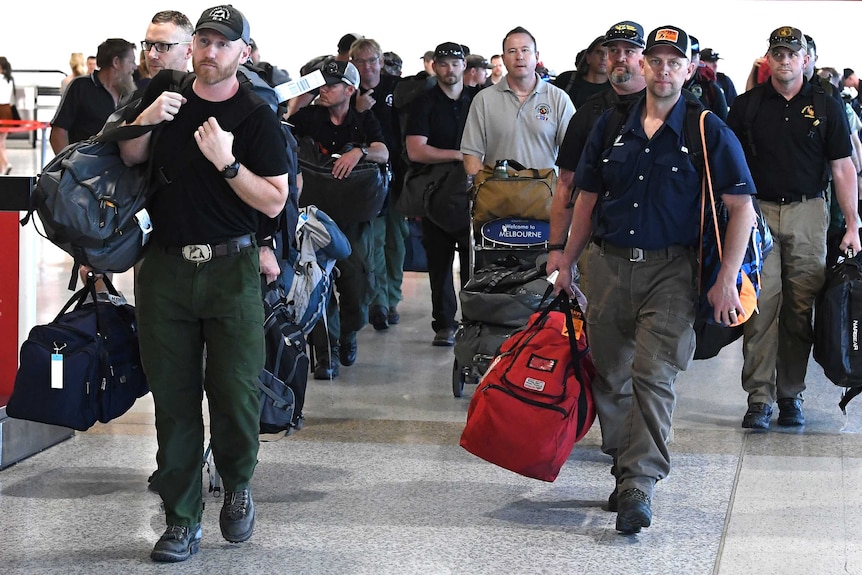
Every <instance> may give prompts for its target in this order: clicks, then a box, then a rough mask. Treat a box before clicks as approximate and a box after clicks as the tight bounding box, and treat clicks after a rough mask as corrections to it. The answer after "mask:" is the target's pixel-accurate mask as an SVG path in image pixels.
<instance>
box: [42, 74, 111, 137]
mask: <svg viewBox="0 0 862 575" xmlns="http://www.w3.org/2000/svg"><path fill="white" fill-rule="evenodd" d="M115 108H116V105H115V104H114V97H113V96H112V95H111V93H110V92H108V90H107V88H105V86H104V85H103V84H102V83H101V82H100V81H99V76H98V74H97V73H96V72H93V73H92V74H91V75H89V76H82V77H80V78H75V79H74V80H73V81H72V82H71V83H70V84H69V85H68V86H67V87H66V91H65V92H64V93H63V99H62V100H61V101H60V106H59V107H58V108H57V112H56V114H55V115H54V119H53V120H51V125H52V126H57V127H58V128H63V129H64V130H66V131H67V132H69V143H70V144H71V143H74V142H80V141H81V140H86V139H87V138H89V137H90V136H93V135H95V134H98V133H99V130H101V129H102V127H103V126H104V125H105V120H107V119H108V116H110V115H111V113H112V112H113V111H114V109H115Z"/></svg>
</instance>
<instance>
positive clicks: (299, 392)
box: [257, 290, 309, 435]
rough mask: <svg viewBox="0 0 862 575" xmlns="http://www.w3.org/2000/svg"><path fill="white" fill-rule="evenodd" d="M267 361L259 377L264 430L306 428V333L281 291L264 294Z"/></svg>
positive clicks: (261, 416)
mask: <svg viewBox="0 0 862 575" xmlns="http://www.w3.org/2000/svg"><path fill="white" fill-rule="evenodd" d="M263 307H264V311H265V314H266V319H265V321H264V324H263V329H264V346H265V348H266V362H265V363H264V367H263V371H261V372H260V376H259V377H258V382H257V387H258V390H259V391H260V432H261V433H279V432H281V431H287V434H288V435H289V434H291V433H293V432H294V431H299V430H300V429H302V421H303V417H302V408H303V406H304V405H305V390H306V386H307V384H308V363H309V360H308V354H306V352H305V348H306V342H305V334H303V333H302V329H300V328H299V326H297V325H296V324H295V323H294V321H293V317H292V315H293V314H292V312H291V310H289V309H288V307H287V305H286V303H285V302H284V301H283V299H282V298H281V297H280V294H279V292H278V290H270V291H269V292H267V294H266V295H265V296H264V300H263Z"/></svg>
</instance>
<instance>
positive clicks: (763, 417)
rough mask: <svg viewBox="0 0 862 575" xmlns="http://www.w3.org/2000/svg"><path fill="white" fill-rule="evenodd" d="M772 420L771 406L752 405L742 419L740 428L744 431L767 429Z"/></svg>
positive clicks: (762, 404)
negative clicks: (743, 428) (744, 429)
mask: <svg viewBox="0 0 862 575" xmlns="http://www.w3.org/2000/svg"><path fill="white" fill-rule="evenodd" d="M770 419H772V406H771V405H766V404H765V403H752V404H751V405H749V406H748V411H746V412H745V417H743V418H742V427H745V428H746V429H769V420H770Z"/></svg>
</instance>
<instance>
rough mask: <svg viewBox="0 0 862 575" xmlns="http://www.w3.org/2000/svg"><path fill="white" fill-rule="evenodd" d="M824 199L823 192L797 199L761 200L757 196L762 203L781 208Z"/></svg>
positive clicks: (797, 197)
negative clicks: (776, 205)
mask: <svg viewBox="0 0 862 575" xmlns="http://www.w3.org/2000/svg"><path fill="white" fill-rule="evenodd" d="M822 197H823V192H820V193H817V194H812V195H803V196H796V197H789V198H788V197H781V198H761V197H760V196H757V199H758V200H760V201H761V202H770V203H773V204H778V205H779V206H786V205H787V204H795V203H796V202H807V201H808V200H817V199H820V198H822Z"/></svg>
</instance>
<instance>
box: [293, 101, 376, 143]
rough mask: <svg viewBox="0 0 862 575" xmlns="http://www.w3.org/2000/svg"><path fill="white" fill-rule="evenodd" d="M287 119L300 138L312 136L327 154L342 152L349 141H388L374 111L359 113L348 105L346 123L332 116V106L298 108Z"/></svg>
mask: <svg viewBox="0 0 862 575" xmlns="http://www.w3.org/2000/svg"><path fill="white" fill-rule="evenodd" d="M288 121H289V122H290V124H291V125H292V126H293V134H294V135H295V136H296V137H297V138H303V137H306V136H307V137H310V138H311V139H312V140H314V141H315V142H317V143H318V144H320V146H321V149H322V151H323V152H324V153H326V154H333V153H336V152H340V151H341V150H343V149H344V146H346V145H347V144H353V145H358V144H370V143H372V142H383V143H384V144H385V141H384V139H383V132H382V131H381V130H380V123H379V122H378V121H377V118H376V117H375V116H374V114H373V113H372V112H371V110H368V111H366V112H357V111H356V109H355V108H348V109H347V116H346V117H345V118H344V122H342V123H341V124H340V125H338V126H336V125H335V124H333V123H332V122H331V121H330V119H329V108H325V107H323V106H317V105H312V106H306V107H305V108H301V109H299V110H298V111H297V112H296V113H295V114H294V115H292V116H291V117H290V118H289V120H288ZM390 153H391V151H390Z"/></svg>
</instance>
